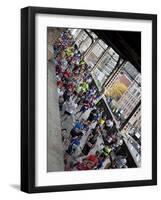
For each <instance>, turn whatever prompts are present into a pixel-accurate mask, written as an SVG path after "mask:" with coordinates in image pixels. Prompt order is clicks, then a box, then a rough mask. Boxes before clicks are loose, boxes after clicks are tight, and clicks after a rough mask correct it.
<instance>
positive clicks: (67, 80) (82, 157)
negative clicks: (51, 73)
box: [53, 30, 127, 171]
mask: <svg viewBox="0 0 161 200" xmlns="http://www.w3.org/2000/svg"><path fill="white" fill-rule="evenodd" d="M53 50H54V59H53V63H54V70H55V72H56V84H57V93H58V98H59V109H60V118H61V126H62V131H61V135H62V142H63V146H64V164H65V170H67V171H70V170H90V169H105V168H125V167H127V165H126V158H125V157H123V158H122V159H124V162H122V163H123V164H122V165H119V166H118V162H117V148H118V147H119V145H120V140H121V138H119V136H118V134H117V131H116V128H115V123H114V121H113V120H112V119H111V118H110V117H108V116H107V114H106V112H105V111H104V108H103V107H101V106H99V100H100V93H99V91H98V90H97V87H96V86H95V84H94V83H93V79H92V77H91V75H90V72H89V69H88V66H87V65H86V63H85V62H84V59H83V55H81V53H80V52H79V50H78V48H77V46H76V45H75V42H74V40H73V37H72V35H71V33H70V31H69V30H66V31H64V32H62V33H61V35H60V37H59V39H58V40H57V42H55V43H54V46H53ZM69 120H70V122H69ZM66 122H68V123H70V125H71V124H72V125H71V128H70V129H69V126H68V127H67V126H65V125H64V124H65V123H66ZM68 123H67V124H68ZM98 142H99V145H97V143H98ZM119 161H120V159H119Z"/></svg>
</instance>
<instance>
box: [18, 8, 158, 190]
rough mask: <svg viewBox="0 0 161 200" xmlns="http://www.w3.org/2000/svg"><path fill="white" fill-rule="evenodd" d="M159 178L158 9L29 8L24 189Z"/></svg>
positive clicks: (24, 35) (24, 52) (24, 12)
mask: <svg viewBox="0 0 161 200" xmlns="http://www.w3.org/2000/svg"><path fill="white" fill-rule="evenodd" d="M156 184H157V16H156V15H154V14H136V13H121V12H107V11H92V10H74V9H60V8H42V7H27V8H23V9H21V190H22V191H24V192H28V193H35V192H52V191H67V190H84V189H100V188H115V187H131V186H146V185H156Z"/></svg>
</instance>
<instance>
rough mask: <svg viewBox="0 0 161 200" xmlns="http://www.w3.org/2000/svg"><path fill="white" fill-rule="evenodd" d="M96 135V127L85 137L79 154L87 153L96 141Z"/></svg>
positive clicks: (97, 133)
mask: <svg viewBox="0 0 161 200" xmlns="http://www.w3.org/2000/svg"><path fill="white" fill-rule="evenodd" d="M98 135H99V132H98V130H97V128H95V129H93V131H92V133H90V135H89V136H88V138H87V141H86V143H85V145H84V148H83V150H82V154H81V155H80V156H82V155H88V153H89V152H90V150H91V149H93V148H94V146H95V144H96V142H97V138H98Z"/></svg>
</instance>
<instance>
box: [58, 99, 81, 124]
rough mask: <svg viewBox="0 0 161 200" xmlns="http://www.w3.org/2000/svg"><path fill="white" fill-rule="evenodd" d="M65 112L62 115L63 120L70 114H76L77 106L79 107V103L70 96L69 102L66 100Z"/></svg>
mask: <svg viewBox="0 0 161 200" xmlns="http://www.w3.org/2000/svg"><path fill="white" fill-rule="evenodd" d="M64 106H65V112H64V114H63V115H62V118H63V119H62V122H63V121H65V120H67V118H68V117H69V116H72V117H73V115H74V114H75V112H76V108H77V106H78V105H77V104H76V103H75V102H74V101H73V100H72V99H71V98H69V100H68V101H67V102H65V105H64Z"/></svg>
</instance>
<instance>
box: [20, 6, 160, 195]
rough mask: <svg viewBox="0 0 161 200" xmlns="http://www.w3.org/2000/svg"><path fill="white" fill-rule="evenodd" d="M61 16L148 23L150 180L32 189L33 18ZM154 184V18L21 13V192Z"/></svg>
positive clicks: (45, 11)
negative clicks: (149, 21) (40, 15)
mask: <svg viewBox="0 0 161 200" xmlns="http://www.w3.org/2000/svg"><path fill="white" fill-rule="evenodd" d="M36 14H63V15H72V16H73V17H74V16H91V17H107V18H118V19H119V18H122V19H138V20H151V21H152V179H151V180H138V181H122V182H107V183H91V184H76V185H61V186H42V187H36V186H35V120H36V119H35V92H36V89H35V15H36ZM156 184H157V15H154V14H138V13H123V12H107V11H95V10H74V9H60V8H45V7H26V8H22V9H21V190H22V191H24V192H27V193H37V192H58V191H68V190H85V189H103V188H117V187H132V186H148V185H156Z"/></svg>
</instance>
